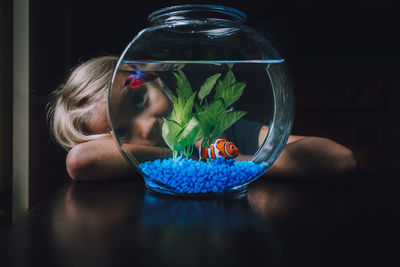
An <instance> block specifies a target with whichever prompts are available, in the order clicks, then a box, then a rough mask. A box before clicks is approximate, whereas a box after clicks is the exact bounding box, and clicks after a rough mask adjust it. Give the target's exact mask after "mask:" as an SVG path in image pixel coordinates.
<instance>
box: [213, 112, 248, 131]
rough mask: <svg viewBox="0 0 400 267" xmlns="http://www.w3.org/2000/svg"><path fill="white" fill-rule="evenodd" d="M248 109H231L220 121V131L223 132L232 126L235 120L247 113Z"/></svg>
mask: <svg viewBox="0 0 400 267" xmlns="http://www.w3.org/2000/svg"><path fill="white" fill-rule="evenodd" d="M246 114H247V112H246V111H242V110H235V111H230V112H227V113H226V114H225V118H224V119H223V120H222V121H221V122H220V131H221V133H222V132H223V131H225V130H226V129H228V128H229V127H231V126H232V125H233V124H234V123H235V122H237V121H238V120H239V119H241V118H242V117H243V116H244V115H246Z"/></svg>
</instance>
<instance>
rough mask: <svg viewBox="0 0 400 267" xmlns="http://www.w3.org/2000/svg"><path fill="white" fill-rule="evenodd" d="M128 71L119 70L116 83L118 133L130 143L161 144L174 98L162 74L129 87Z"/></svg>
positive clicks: (114, 104) (113, 104) (114, 108)
mask: <svg viewBox="0 0 400 267" xmlns="http://www.w3.org/2000/svg"><path fill="white" fill-rule="evenodd" d="M129 74H130V73H129V72H119V73H118V74H117V76H116V79H115V81H114V85H113V86H114V87H113V95H112V97H111V108H112V113H113V116H114V118H113V122H114V126H115V128H116V131H118V136H120V138H121V139H123V141H124V142H126V143H129V144H136V145H148V146H160V145H162V143H163V138H162V133H161V127H162V124H163V118H164V117H167V116H168V115H169V113H170V112H171V107H172V105H171V101H170V99H169V98H168V97H167V95H166V94H165V92H164V89H163V84H162V82H161V80H160V79H159V78H157V79H155V80H153V81H148V82H144V83H143V84H141V85H138V86H135V87H129V86H126V78H127V77H128V76H129ZM105 110H107V109H105Z"/></svg>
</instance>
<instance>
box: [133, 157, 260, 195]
mask: <svg viewBox="0 0 400 267" xmlns="http://www.w3.org/2000/svg"><path fill="white" fill-rule="evenodd" d="M139 167H140V168H141V169H142V171H143V172H144V173H145V174H146V175H147V176H149V177H151V178H152V179H154V180H156V181H158V182H160V183H163V184H165V185H168V186H171V187H173V188H175V190H176V192H177V193H180V194H198V193H223V192H224V191H225V190H226V189H227V188H230V187H233V186H237V185H240V184H243V183H246V182H248V181H250V180H252V179H253V178H255V177H258V176H259V175H261V174H262V173H263V172H264V171H265V170H266V169H267V168H268V165H267V164H266V163H262V164H259V165H258V164H255V163H253V162H251V161H235V160H233V159H225V158H217V159H212V160H210V162H208V163H207V162H203V161H197V160H193V159H186V158H182V157H179V158H169V159H163V160H160V159H157V160H155V161H146V162H144V163H141V164H139Z"/></svg>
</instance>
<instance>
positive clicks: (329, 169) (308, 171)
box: [259, 126, 357, 177]
mask: <svg viewBox="0 0 400 267" xmlns="http://www.w3.org/2000/svg"><path fill="white" fill-rule="evenodd" d="M267 133H268V127H267V126H264V127H262V128H261V130H260V135H259V145H261V143H262V141H263V140H264V138H265V136H266V135H267ZM356 168H357V161H356V159H355V157H354V155H353V152H352V151H351V150H350V149H348V148H346V147H344V146H342V145H340V144H338V143H336V142H334V141H332V140H329V139H327V138H322V137H304V136H296V135H291V136H290V137H289V140H288V142H287V144H286V146H285V148H284V149H283V151H282V153H281V154H280V155H279V157H278V159H277V160H276V161H275V162H274V164H273V165H272V166H271V168H270V169H269V170H268V171H267V172H266V173H265V175H266V176H285V177H299V176H308V177H309V176H317V175H335V174H339V173H344V172H349V171H354V170H356Z"/></svg>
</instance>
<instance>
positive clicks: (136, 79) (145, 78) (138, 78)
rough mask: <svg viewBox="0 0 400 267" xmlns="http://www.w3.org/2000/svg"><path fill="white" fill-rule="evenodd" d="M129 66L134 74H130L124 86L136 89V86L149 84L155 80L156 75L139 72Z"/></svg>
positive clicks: (133, 66)
mask: <svg viewBox="0 0 400 267" xmlns="http://www.w3.org/2000/svg"><path fill="white" fill-rule="evenodd" d="M130 66H131V67H132V68H133V70H134V71H135V74H131V75H129V76H128V77H127V78H126V79H125V85H124V86H128V87H136V86H139V85H141V84H143V83H144V82H151V81H153V80H155V79H156V78H157V75H155V74H152V73H143V72H141V71H140V70H138V69H137V68H136V67H135V65H133V64H132V65H130Z"/></svg>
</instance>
